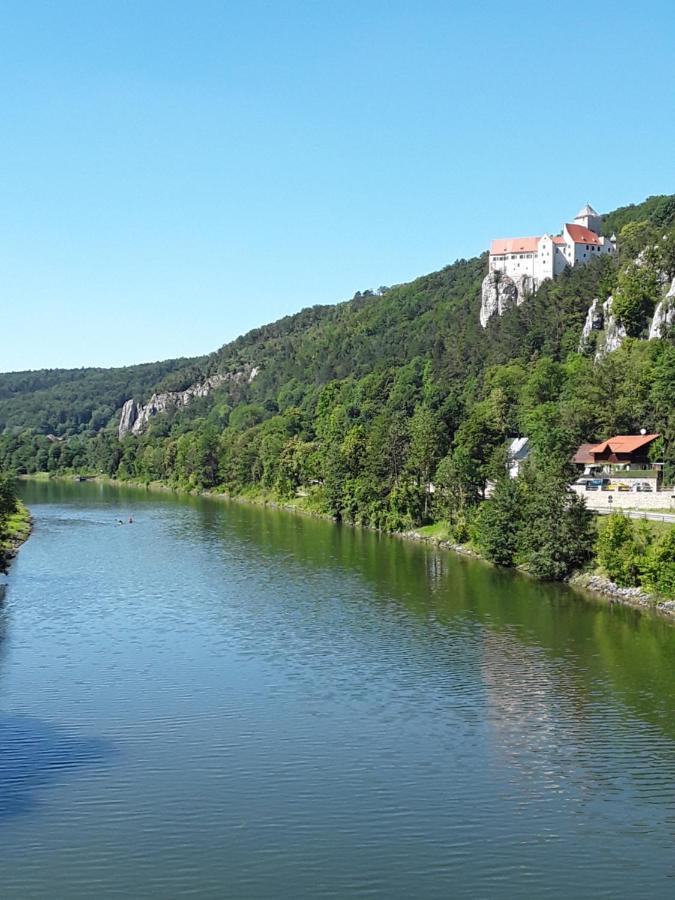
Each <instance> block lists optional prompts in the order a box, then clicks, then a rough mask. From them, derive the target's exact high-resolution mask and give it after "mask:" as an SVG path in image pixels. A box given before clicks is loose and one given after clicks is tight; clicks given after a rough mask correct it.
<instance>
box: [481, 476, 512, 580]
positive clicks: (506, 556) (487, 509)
mask: <svg viewBox="0 0 675 900" xmlns="http://www.w3.org/2000/svg"><path fill="white" fill-rule="evenodd" d="M522 525H523V497H522V491H521V488H520V484H519V479H516V478H509V477H508V476H507V475H505V476H503V477H502V478H500V479H499V481H497V483H496V485H495V488H494V491H493V493H492V496H491V497H490V498H489V499H488V500H486V501H485V503H484V504H483V505H482V507H481V509H480V513H479V515H478V519H477V522H476V526H475V530H476V539H477V542H478V545H479V546H480V548H481V551H482V552H483V553H484V554H485V556H486V557H487V558H488V559H489V560H491V561H492V562H494V563H496V564H497V565H499V566H513V565H515V564H516V559H517V556H518V552H519V548H520V543H521V532H522Z"/></svg>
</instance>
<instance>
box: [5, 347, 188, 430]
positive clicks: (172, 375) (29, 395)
mask: <svg viewBox="0 0 675 900" xmlns="http://www.w3.org/2000/svg"><path fill="white" fill-rule="evenodd" d="M203 362H204V361H203V359H201V358H200V359H196V360H190V359H184V358H183V359H170V360H165V361H164V362H156V363H142V364H140V365H136V366H125V367H120V368H111V369H102V368H82V369H39V370H37V371H28V372H9V373H6V374H0V433H2V432H3V431H4V432H8V431H11V432H15V431H17V430H23V429H26V428H29V429H33V430H35V431H36V432H38V433H40V434H54V435H58V436H62V435H73V434H81V433H94V432H96V431H99V430H100V429H101V428H104V427H105V426H106V425H108V424H109V423H110V422H111V420H112V419H114V418H115V417H116V416H117V415H119V410H120V408H121V406H122V404H123V403H124V401H125V400H126V399H127V398H128V397H130V396H139V397H146V396H148V395H149V394H151V393H152V392H153V390H155V389H156V388H157V386H160V389H164V390H177V389H179V388H182V387H187V385H188V384H190V383H191V380H192V379H193V378H194V377H198V376H199V373H200V372H201V369H202V367H203Z"/></svg>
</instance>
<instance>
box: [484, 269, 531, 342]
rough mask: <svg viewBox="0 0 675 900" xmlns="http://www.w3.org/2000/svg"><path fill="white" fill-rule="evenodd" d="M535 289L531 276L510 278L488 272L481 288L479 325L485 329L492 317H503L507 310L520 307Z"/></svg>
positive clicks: (499, 273) (498, 273) (500, 273)
mask: <svg viewBox="0 0 675 900" xmlns="http://www.w3.org/2000/svg"><path fill="white" fill-rule="evenodd" d="M535 288H536V283H535V280H534V278H532V276H531V275H519V276H518V278H511V277H510V276H509V275H504V274H503V273H502V272H490V273H489V274H488V275H486V276H485V278H484V279H483V284H482V286H481V304H480V324H481V325H482V326H483V328H485V327H486V325H487V323H488V322H489V320H490V319H491V318H492V317H493V316H503V315H504V313H505V312H506V311H507V310H509V309H513V307H514V306H520V305H521V303H523V302H524V301H525V299H526V298H527V297H528V296H529V295H530V294H531V293H532V292H533V291H534V290H535Z"/></svg>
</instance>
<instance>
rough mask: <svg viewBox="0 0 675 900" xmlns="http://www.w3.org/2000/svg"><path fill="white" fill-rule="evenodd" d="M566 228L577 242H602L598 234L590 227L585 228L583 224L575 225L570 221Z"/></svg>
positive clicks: (596, 243) (597, 243)
mask: <svg viewBox="0 0 675 900" xmlns="http://www.w3.org/2000/svg"><path fill="white" fill-rule="evenodd" d="M565 228H566V229H567V232H568V234H569V236H570V237H571V238H572V240H573V241H574V243H575V244H595V245H596V246H598V245H599V244H600V238H599V237H598V235H597V234H596V233H595V232H594V231H591V230H590V229H589V228H584V226H583V225H573V224H570V223H569V222H568V223H567V224H566V225H565Z"/></svg>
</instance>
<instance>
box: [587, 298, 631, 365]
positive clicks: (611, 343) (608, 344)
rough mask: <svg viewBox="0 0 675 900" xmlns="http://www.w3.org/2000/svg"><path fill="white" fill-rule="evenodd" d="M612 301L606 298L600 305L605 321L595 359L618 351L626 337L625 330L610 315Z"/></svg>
mask: <svg viewBox="0 0 675 900" xmlns="http://www.w3.org/2000/svg"><path fill="white" fill-rule="evenodd" d="M612 300H613V297H608V298H607V299H606V300H605V302H604V303H603V304H602V313H603V317H604V320H605V339H604V341H603V342H602V345H601V346H600V347H598V350H597V351H596V354H595V358H596V359H601V358H602V357H603V356H605V355H606V354H607V353H613V352H614V351H615V350H618V349H619V347H620V346H621V344H623V342H624V341H625V339H626V338H627V337H628V335H627V334H626V329H625V328H624V327H623V325H621V324H620V323H619V322H618V321H617V319H616V317H615V316H614V315H612Z"/></svg>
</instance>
